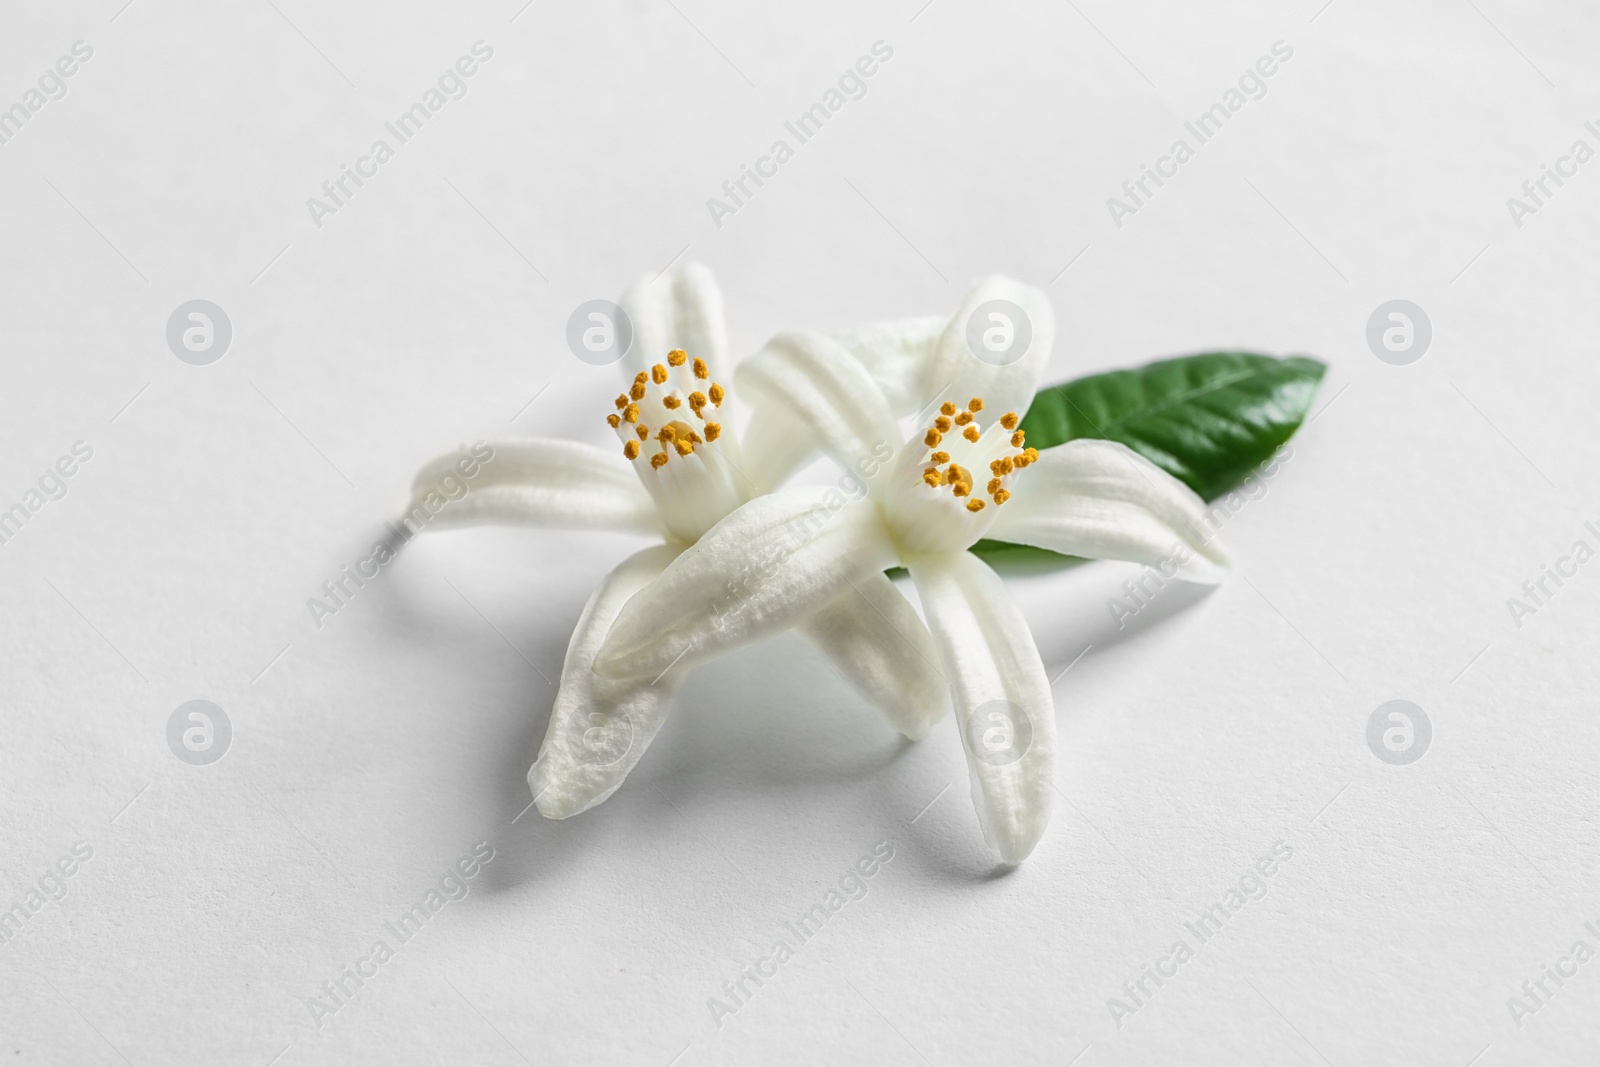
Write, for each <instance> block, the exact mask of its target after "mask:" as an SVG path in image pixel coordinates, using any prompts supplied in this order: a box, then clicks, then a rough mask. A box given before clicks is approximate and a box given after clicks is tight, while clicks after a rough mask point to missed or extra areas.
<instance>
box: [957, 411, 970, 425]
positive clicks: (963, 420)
mask: <svg viewBox="0 0 1600 1067" xmlns="http://www.w3.org/2000/svg"><path fill="white" fill-rule="evenodd" d="M971 421H972V412H970V411H962V412H958V413H957V414H956V425H957V426H965V425H966V424H967V423H969V422H971Z"/></svg>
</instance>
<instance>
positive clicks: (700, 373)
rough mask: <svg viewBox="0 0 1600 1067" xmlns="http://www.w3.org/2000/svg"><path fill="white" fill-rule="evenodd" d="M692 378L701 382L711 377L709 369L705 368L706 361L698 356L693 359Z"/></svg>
mask: <svg viewBox="0 0 1600 1067" xmlns="http://www.w3.org/2000/svg"><path fill="white" fill-rule="evenodd" d="M694 376H695V377H696V378H698V379H700V380H701V381H705V380H706V379H707V378H709V377H711V369H710V368H709V367H707V366H706V361H705V360H703V359H701V358H700V357H699V356H696V357H694Z"/></svg>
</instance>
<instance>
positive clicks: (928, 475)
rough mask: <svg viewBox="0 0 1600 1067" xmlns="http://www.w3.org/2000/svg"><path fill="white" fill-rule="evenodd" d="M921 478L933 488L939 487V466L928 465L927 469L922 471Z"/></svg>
mask: <svg viewBox="0 0 1600 1067" xmlns="http://www.w3.org/2000/svg"><path fill="white" fill-rule="evenodd" d="M922 480H923V481H924V482H927V483H928V484H929V485H931V486H933V487H934V488H935V489H937V488H939V468H938V467H929V468H928V469H927V470H925V471H923V472H922Z"/></svg>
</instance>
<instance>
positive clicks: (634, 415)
mask: <svg viewBox="0 0 1600 1067" xmlns="http://www.w3.org/2000/svg"><path fill="white" fill-rule="evenodd" d="M622 421H623V422H638V421H639V405H638V404H629V405H628V406H627V407H625V408H623V409H622Z"/></svg>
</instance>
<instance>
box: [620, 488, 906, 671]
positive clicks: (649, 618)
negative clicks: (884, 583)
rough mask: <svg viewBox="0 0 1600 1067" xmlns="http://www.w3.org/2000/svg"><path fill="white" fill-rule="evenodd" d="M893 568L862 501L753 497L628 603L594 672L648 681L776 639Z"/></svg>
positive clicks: (872, 511)
mask: <svg viewBox="0 0 1600 1067" xmlns="http://www.w3.org/2000/svg"><path fill="white" fill-rule="evenodd" d="M894 562H895V553H894V548H893V546H892V545H891V544H890V543H889V538H888V535H887V533H886V532H885V531H884V528H883V523H882V520H881V519H880V518H879V516H878V509H877V507H876V506H874V505H873V504H871V503H870V502H855V503H841V504H840V505H839V506H837V507H832V506H830V504H829V503H827V502H824V501H819V499H818V494H817V492H816V491H815V490H814V489H797V490H789V491H786V492H782V493H774V494H771V495H769V496H763V497H757V498H756V499H755V500H752V501H751V502H750V503H748V504H746V505H744V506H743V507H741V508H740V509H739V510H737V511H735V512H734V513H733V514H731V515H729V516H728V517H727V518H725V519H723V520H722V521H721V522H719V523H718V524H717V525H715V526H713V527H712V528H711V529H710V530H709V531H707V533H706V534H705V536H704V537H702V538H700V540H699V541H697V542H695V544H694V545H693V546H691V547H690V548H689V549H688V550H687V551H685V552H684V554H683V555H681V556H679V557H678V558H677V560H675V561H674V562H673V564H672V565H671V566H670V567H668V568H667V569H666V571H665V572H663V573H662V575H661V577H660V578H658V579H656V580H655V581H654V582H651V583H650V584H649V585H648V586H646V587H645V588H644V589H642V590H640V591H639V593H638V595H636V596H635V597H634V598H633V599H632V600H631V601H629V602H628V606H627V607H625V608H624V609H623V610H622V614H621V615H620V616H619V617H618V618H617V623H616V625H615V626H613V627H612V630H611V636H610V637H609V638H607V640H606V643H605V646H604V647H603V648H602V649H601V650H600V654H599V656H598V657H597V658H596V661H595V669H596V670H597V671H599V672H600V673H602V674H604V675H607V676H608V677H612V678H618V679H650V678H654V677H655V676H656V675H658V674H659V673H660V672H662V671H664V670H667V669H668V668H669V667H672V666H675V665H679V664H682V665H689V664H693V663H697V662H699V661H701V660H704V659H707V658H709V657H711V656H715V655H718V654H720V653H722V652H726V651H728V650H729V649H731V648H734V647H736V646H738V645H743V644H749V643H751V642H754V641H757V640H760V639H761V638H763V637H768V636H770V635H772V634H776V633H781V632H782V631H784V630H787V629H789V628H791V627H793V626H794V625H795V624H796V623H798V622H799V621H800V620H802V619H804V618H806V617H807V616H809V615H811V614H812V613H814V612H816V611H817V610H818V609H820V608H821V607H822V606H823V605H825V604H827V603H828V602H829V601H831V600H833V599H834V598H835V597H837V596H838V595H840V594H841V593H844V592H848V591H849V588H850V586H851V584H852V583H859V582H860V581H861V580H862V579H864V578H866V577H867V576H868V575H870V574H872V573H874V572H877V571H882V570H883V569H884V568H885V567H888V566H890V565H892V564H893V563H894Z"/></svg>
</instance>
